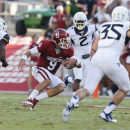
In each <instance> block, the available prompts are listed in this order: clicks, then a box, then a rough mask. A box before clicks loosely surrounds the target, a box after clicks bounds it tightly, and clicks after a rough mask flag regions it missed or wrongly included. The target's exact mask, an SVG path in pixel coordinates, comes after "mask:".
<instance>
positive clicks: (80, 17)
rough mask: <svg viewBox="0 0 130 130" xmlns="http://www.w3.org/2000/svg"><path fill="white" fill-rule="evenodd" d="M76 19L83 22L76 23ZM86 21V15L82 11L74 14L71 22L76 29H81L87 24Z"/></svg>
mask: <svg viewBox="0 0 130 130" xmlns="http://www.w3.org/2000/svg"><path fill="white" fill-rule="evenodd" d="M77 21H83V23H77ZM87 21H88V20H87V17H86V15H85V14H84V13H83V12H77V13H76V14H75V15H74V18H73V23H74V25H75V27H76V28H77V29H78V30H83V29H84V27H85V26H86V25H87Z"/></svg>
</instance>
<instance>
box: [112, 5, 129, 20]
mask: <svg viewBox="0 0 130 130" xmlns="http://www.w3.org/2000/svg"><path fill="white" fill-rule="evenodd" d="M111 17H112V21H116V20H122V21H129V19H130V18H129V11H128V9H127V8H125V7H123V6H117V7H115V8H114V9H113V11H112V14H111Z"/></svg>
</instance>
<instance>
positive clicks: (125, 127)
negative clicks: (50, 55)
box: [0, 94, 130, 130]
mask: <svg viewBox="0 0 130 130" xmlns="http://www.w3.org/2000/svg"><path fill="white" fill-rule="evenodd" d="M27 97H28V95H14V94H0V130H103V129H104V130H105V129H106V130H115V129H117V130H130V110H129V109H128V108H124V109H116V110H114V112H113V114H112V116H113V118H115V119H117V123H111V122H105V121H103V120H101V119H99V114H100V113H101V112H102V110H103V108H89V107H86V106H106V105H107V104H108V103H109V101H110V99H101V98H98V99H93V98H85V99H84V100H82V101H81V102H80V103H79V105H80V106H81V107H79V108H77V109H74V110H73V111H72V113H71V116H70V119H69V121H68V122H63V120H62V111H63V108H64V105H65V103H66V101H67V100H68V99H70V97H59V96H57V97H52V98H48V99H45V100H42V101H40V102H39V103H38V105H36V107H35V109H34V110H33V111H30V110H29V109H28V108H23V107H22V106H21V104H22V102H23V101H24V100H25V99H26V98H27ZM129 106H130V100H129V99H125V100H124V101H123V102H122V103H121V104H120V105H119V106H118V107H129Z"/></svg>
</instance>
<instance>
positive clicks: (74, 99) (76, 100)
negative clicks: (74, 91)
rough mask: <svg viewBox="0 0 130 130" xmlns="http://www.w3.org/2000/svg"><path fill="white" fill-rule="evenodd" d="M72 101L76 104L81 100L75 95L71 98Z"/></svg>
mask: <svg viewBox="0 0 130 130" xmlns="http://www.w3.org/2000/svg"><path fill="white" fill-rule="evenodd" d="M70 101H71V102H72V103H74V106H75V105H76V104H77V103H78V102H79V97H78V96H76V95H74V96H73V97H72V98H71V100H70Z"/></svg>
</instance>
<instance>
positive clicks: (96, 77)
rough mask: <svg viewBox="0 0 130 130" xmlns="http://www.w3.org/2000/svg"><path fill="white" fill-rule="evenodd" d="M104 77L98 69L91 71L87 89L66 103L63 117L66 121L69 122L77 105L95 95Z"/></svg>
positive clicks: (80, 90) (86, 85)
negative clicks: (87, 97)
mask: <svg viewBox="0 0 130 130" xmlns="http://www.w3.org/2000/svg"><path fill="white" fill-rule="evenodd" d="M103 76H104V72H103V71H102V70H100V69H98V68H91V69H90V70H89V72H88V76H87V79H86V84H85V87H84V88H83V89H79V90H78V91H77V92H76V93H75V95H74V96H73V97H72V98H71V100H68V101H67V103H66V106H65V108H64V110H63V115H62V117H63V120H64V121H68V120H69V116H70V113H71V111H72V110H73V108H74V105H75V104H77V103H78V102H79V101H80V100H82V99H84V98H85V97H86V96H89V95H92V94H93V92H94V91H95V89H96V87H97V85H98V83H99V81H100V80H101V78H102V77H103Z"/></svg>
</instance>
